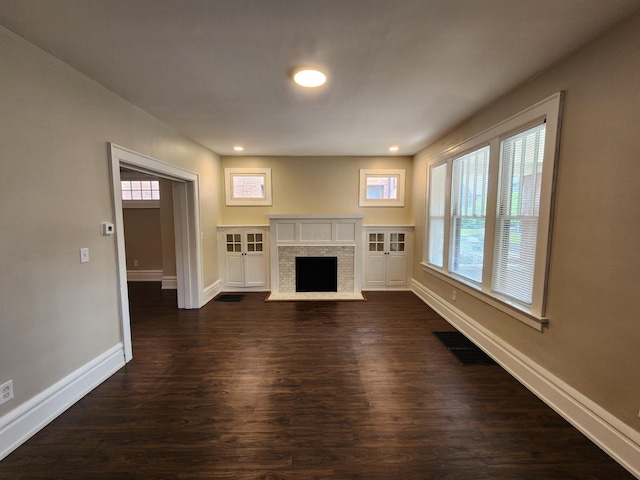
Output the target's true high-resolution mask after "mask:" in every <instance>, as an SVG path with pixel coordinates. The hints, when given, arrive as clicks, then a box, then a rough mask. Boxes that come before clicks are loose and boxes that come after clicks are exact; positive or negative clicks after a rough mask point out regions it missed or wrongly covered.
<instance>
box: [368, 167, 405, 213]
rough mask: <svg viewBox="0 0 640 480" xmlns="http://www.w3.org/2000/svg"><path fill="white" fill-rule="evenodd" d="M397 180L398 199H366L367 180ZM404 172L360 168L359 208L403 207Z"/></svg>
mask: <svg viewBox="0 0 640 480" xmlns="http://www.w3.org/2000/svg"><path fill="white" fill-rule="evenodd" d="M392 177H395V178H397V179H398V198H367V179H368V178H392ZM404 189H405V171H404V169H401V168H361V169H360V196H359V200H360V201H359V206H361V207H404Z"/></svg>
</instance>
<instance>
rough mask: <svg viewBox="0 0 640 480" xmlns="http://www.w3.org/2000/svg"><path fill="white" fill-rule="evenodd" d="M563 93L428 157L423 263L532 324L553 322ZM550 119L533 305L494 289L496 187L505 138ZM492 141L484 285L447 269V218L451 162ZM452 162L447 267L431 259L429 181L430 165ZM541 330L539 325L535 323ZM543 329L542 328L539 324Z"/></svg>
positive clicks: (547, 122)
mask: <svg viewBox="0 0 640 480" xmlns="http://www.w3.org/2000/svg"><path fill="white" fill-rule="evenodd" d="M563 97H564V94H563V92H557V93H555V94H554V95H551V96H550V97H548V98H546V99H544V100H542V101H540V102H538V103H536V104H535V105H533V106H531V107H529V108H527V109H525V110H523V111H521V112H519V113H517V114H515V115H513V116H511V117H509V118H507V119H506V120H504V121H502V122H500V123H498V124H496V125H494V126H492V127H490V128H488V129H487V130H485V131H483V132H481V133H479V134H477V135H475V136H473V137H471V138H469V139H467V140H464V141H462V142H461V143H459V144H457V145H455V146H453V147H451V148H449V149H447V150H445V151H444V152H442V153H440V154H438V155H436V156H434V157H432V158H431V159H429V160H427V172H426V173H427V178H426V187H427V190H426V195H425V207H426V208H425V235H424V245H423V260H422V262H420V263H421V265H422V266H423V268H424V269H425V271H427V272H429V273H437V276H438V277H439V278H441V279H444V280H445V281H447V282H448V283H450V284H452V285H454V286H456V287H457V288H460V286H461V285H463V286H464V288H462V290H463V291H465V292H467V293H469V294H471V295H472V296H474V297H476V298H479V299H480V300H482V301H484V302H485V303H488V304H490V305H492V306H496V307H498V308H499V309H500V310H502V311H505V312H506V313H509V314H510V315H511V316H513V317H515V318H517V319H519V320H521V321H524V322H525V323H527V324H529V325H531V326H535V325H537V326H540V325H544V324H546V323H547V322H548V318H547V317H546V316H545V314H546V290H547V281H548V270H549V256H550V250H551V249H550V246H551V244H550V238H551V232H552V223H553V202H554V195H553V194H554V185H555V178H556V173H557V165H558V150H559V141H560V126H561V113H562V104H563ZM541 122H546V140H545V146H544V166H543V171H542V184H541V192H540V207H539V214H538V230H537V235H536V258H535V263H534V280H533V288H532V302H531V305H530V306H527V305H523V304H520V303H518V302H515V301H513V300H510V299H508V298H505V297H503V296H501V295H499V294H496V293H495V292H492V291H491V271H492V268H493V245H494V238H495V233H494V232H495V227H496V225H495V222H496V208H497V201H498V199H497V190H498V181H499V179H498V176H499V161H500V142H501V141H502V140H503V139H505V138H507V137H510V136H512V135H514V134H517V133H518V132H520V131H525V130H527V129H528V128H531V127H532V126H534V125H537V124H540V123H541ZM487 144H488V145H490V149H491V150H490V156H489V184H488V195H487V222H486V227H485V231H486V232H488V234H490V236H491V238H490V239H489V241H487V240H488V237H487V235H485V246H484V263H483V266H484V268H483V275H482V285H481V286H480V288H478V286H477V285H474V284H473V283H472V282H469V281H467V280H466V279H464V278H463V277H460V276H457V275H456V274H455V273H453V272H450V271H448V260H449V244H450V240H449V239H450V235H451V233H450V225H449V222H448V221H447V218H448V217H449V216H450V205H451V162H452V161H453V159H454V158H458V157H460V156H462V155H463V154H464V153H465V152H467V151H472V150H474V149H477V148H480V147H481V146H483V145H487ZM445 163H446V164H447V165H448V166H447V192H446V211H447V215H445V222H446V223H445V242H444V259H443V266H442V267H438V266H435V265H433V264H430V263H429V261H428V259H429V250H428V248H429V231H428V229H429V212H430V210H429V185H430V175H431V169H432V168H434V167H437V166H439V165H442V164H445ZM536 328H537V327H536ZM540 328H541V327H540Z"/></svg>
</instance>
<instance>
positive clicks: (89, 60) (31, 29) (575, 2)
mask: <svg viewBox="0 0 640 480" xmlns="http://www.w3.org/2000/svg"><path fill="white" fill-rule="evenodd" d="M639 9H640V0H189V1H186V0H184V1H178V0H56V1H52V0H0V24H2V25H4V26H5V27H7V28H8V29H10V30H12V31H14V32H15V33H17V34H18V35H21V36H22V37H24V38H25V39H27V40H29V41H30V42H32V43H34V44H36V45H38V46H40V47H41V48H43V49H44V50H46V51H47V52H49V53H51V54H52V55H54V56H56V57H58V58H60V59H61V60H63V61H64V62H66V63H68V64H69V65H71V66H73V67H74V68H76V69H77V70H79V71H81V72H83V73H85V74H86V75H88V76H89V77H91V78H93V79H94V80H96V81H97V82H99V83H100V84H102V85H104V86H105V87H106V88H108V89H109V90H111V91H113V92H115V93H117V94H118V95H120V96H121V97H123V98H124V99H126V100H128V101H129V102H131V103H133V104H135V105H137V106H139V107H140V108H142V109H144V110H146V111H147V112H149V113H151V114H152V115H154V116H155V117H157V118H159V119H160V120H162V121H163V122H165V123H167V124H169V125H171V126H173V127H174V128H176V129H177V130H179V131H180V132H182V133H183V134H185V135H187V136H189V137H191V138H193V139H194V140H196V141H198V142H199V143H201V144H202V145H204V146H206V147H208V148H210V149H211V150H213V151H214V152H216V153H218V154H221V155H233V154H236V153H235V152H234V151H233V147H234V145H242V146H244V149H245V150H244V152H243V155H388V154H389V151H388V148H389V147H390V146H391V145H398V146H399V151H398V153H397V154H399V155H412V154H414V153H416V152H417V151H419V150H420V149H421V148H423V147H425V146H426V145H428V144H429V143H430V142H432V141H433V140H435V139H436V138H437V137H439V136H440V135H442V134H444V133H445V132H446V131H447V130H449V129H451V128H452V127H453V126H455V125H456V124H457V123H459V122H461V121H462V120H464V119H465V118H466V117H467V116H469V115H470V114H472V113H474V112H476V111H477V110H478V109H480V108H481V107H483V106H484V105H486V104H488V103H489V102H491V101H492V100H494V99H495V98H497V97H499V96H500V95H502V94H503V93H505V92H507V91H509V90H510V89H512V88H513V87H515V86H516V85H518V84H519V83H521V82H523V81H525V80H526V79H528V78H530V77H532V76H534V75H536V74H537V73H539V72H540V71H541V70H543V69H545V68H546V67H548V66H550V65H551V64H552V63H554V62H555V61H557V60H558V59H560V58H561V57H563V56H565V55H566V54H567V53H569V52H571V51H572V50H574V49H576V48H577V47H578V46H580V45H582V44H584V43H585V42H586V41H588V40H590V39H591V38H593V37H594V36H596V35H597V34H599V33H601V32H602V31H604V30H606V29H607V28H609V27H610V26H612V25H613V24H614V23H616V22H618V21H620V20H621V19H622V18H624V17H625V16H628V15H630V14H631V13H633V12H635V11H638V10H639ZM301 65H314V66H319V67H321V68H323V69H324V70H325V71H326V73H327V75H328V82H327V84H326V86H325V87H323V88H321V89H316V90H304V89H301V88H300V87H295V86H294V85H293V84H292V82H291V81H290V77H289V76H290V73H291V71H292V70H293V69H294V68H295V67H297V66H301Z"/></svg>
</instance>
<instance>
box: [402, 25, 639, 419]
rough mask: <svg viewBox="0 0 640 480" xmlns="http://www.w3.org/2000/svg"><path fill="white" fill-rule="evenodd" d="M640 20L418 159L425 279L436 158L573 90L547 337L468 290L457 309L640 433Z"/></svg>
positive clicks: (427, 278) (434, 283) (439, 286)
mask: <svg viewBox="0 0 640 480" xmlns="http://www.w3.org/2000/svg"><path fill="white" fill-rule="evenodd" d="M639 59H640V15H636V16H635V17H633V18H632V19H630V20H629V21H627V22H625V23H624V24H622V25H620V26H619V27H618V28H616V29H615V30H613V31H612V32H610V33H608V34H606V35H605V36H603V37H601V38H599V39H597V40H596V41H595V42H593V43H591V44H589V45H587V46H585V47H584V48H582V49H581V50H580V51H578V52H576V53H575V54H574V55H572V56H570V57H569V58H567V59H566V60H564V61H562V62H561V63H559V64H558V65H556V66H555V67H553V68H552V69H550V70H549V71H547V72H546V73H544V74H542V75H540V76H538V77H536V78H535V79H533V80H531V81H529V82H528V83H526V84H525V85H523V86H521V87H519V88H518V89H516V90H515V91H513V92H512V93H510V94H509V95H506V96H505V97H503V98H501V99H500V100H498V101H496V102H494V103H493V104H491V105H490V106H489V107H488V108H486V109H485V110H483V111H482V112H480V113H479V114H478V115H476V116H474V117H473V118H472V119H470V120H469V121H467V122H465V123H464V124H463V125H461V126H460V127H459V128H457V129H456V130H455V131H453V132H451V133H450V134H448V135H446V136H445V137H443V138H442V139H440V140H439V141H437V142H435V143H434V144H433V145H431V146H430V147H428V148H427V149H425V150H424V151H422V152H420V154H419V155H417V156H416V160H415V165H414V167H415V168H414V206H415V207H414V209H415V213H416V215H415V218H416V233H417V234H418V235H417V237H418V238H417V242H416V247H417V250H416V257H415V258H416V262H415V264H414V269H413V274H414V277H415V278H416V279H417V280H419V281H420V282H422V284H424V285H425V286H426V287H428V288H429V289H432V290H433V291H435V293H437V294H439V295H441V296H442V297H444V298H445V299H446V298H450V296H451V290H452V287H451V286H450V285H449V284H447V283H445V282H443V281H440V280H438V279H436V278H435V277H433V276H432V275H430V274H428V273H425V272H424V271H423V268H422V267H421V266H420V265H419V263H418V262H419V261H420V259H421V258H422V257H423V248H422V245H423V241H424V239H423V232H424V197H425V178H426V161H427V160H428V159H429V158H430V157H432V156H434V155H436V154H437V153H440V152H441V151H443V150H444V149H445V148H447V147H449V146H451V145H454V144H456V143H458V142H460V141H461V140H463V139H466V138H469V137H470V136H472V135H474V134H476V133H479V132H480V131H482V130H484V129H486V128H488V127H490V126H492V125H493V124H495V123H497V122H499V121H501V120H503V119H505V118H507V117H508V116H510V115H512V114H515V113H517V112H518V111H520V110H523V109H524V108H526V107H528V106H529V105H532V104H534V103H535V102H537V101H539V100H541V99H543V98H545V97H547V96H549V95H551V94H553V93H554V92H556V91H559V90H565V91H566V98H565V100H566V103H565V108H564V118H563V127H562V133H561V148H560V156H559V171H558V180H557V196H556V208H555V215H556V219H555V224H554V234H553V240H552V251H551V264H550V270H549V274H550V276H549V290H548V305H547V314H548V316H549V317H550V325H549V329H548V330H546V331H545V332H544V333H543V334H540V333H538V332H536V331H534V330H533V329H531V328H529V327H527V326H525V325H523V324H521V323H519V322H517V321H515V320H513V319H511V318H508V317H506V316H505V315H504V314H502V313H500V312H499V311H497V310H495V309H493V308H490V307H487V306H485V305H483V304H482V303H480V302H479V301H477V300H475V299H474V298H470V297H468V296H466V295H464V294H461V293H460V292H458V299H457V302H456V307H457V308H460V309H462V310H463V311H464V312H466V313H467V314H469V315H470V316H471V317H472V318H474V319H476V320H477V321H479V322H480V323H481V324H482V325H484V326H485V327H487V328H488V329H490V330H491V332H492V333H493V334H495V335H496V336H498V337H499V338H501V339H503V340H505V341H507V342H508V343H510V344H511V345H512V346H513V347H515V348H516V349H517V350H520V351H521V352H523V353H524V354H525V355H527V356H529V357H530V358H532V359H533V360H534V361H535V362H537V363H538V364H540V365H542V366H543V367H544V368H545V369H547V370H548V371H550V372H551V373H553V374H555V375H557V376H558V377H560V378H561V379H562V380H564V381H565V382H567V383H568V384H569V385H571V386H572V387H574V388H575V389H577V390H578V391H579V392H580V393H582V394H584V395H586V396H587V397H589V398H590V399H591V400H593V401H594V402H596V403H597V404H599V405H600V406H601V407H603V408H604V409H606V410H607V411H608V412H610V413H611V414H613V415H614V416H616V417H618V418H619V419H620V420H622V421H623V422H624V423H626V424H627V425H629V426H630V427H631V428H633V429H635V430H636V431H640V418H638V408H639V407H640V390H639V389H638V385H639V383H638V381H639V379H640V353H639V352H640V348H639V346H640V323H639V316H638V313H637V307H636V305H635V300H636V296H637V295H638V292H640V280H639V279H640V276H638V268H639V267H640V248H638V239H639V238H640V221H639V220H640V219H639V216H638V212H639V211H640V210H639V208H640V188H638V185H637V183H638V179H640V80H639V79H640V61H639Z"/></svg>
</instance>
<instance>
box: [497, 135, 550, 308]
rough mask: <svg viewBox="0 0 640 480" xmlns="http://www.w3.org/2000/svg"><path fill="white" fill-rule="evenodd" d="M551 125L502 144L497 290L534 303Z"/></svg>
mask: <svg viewBox="0 0 640 480" xmlns="http://www.w3.org/2000/svg"><path fill="white" fill-rule="evenodd" d="M545 127H546V125H545V124H544V123H543V124H541V125H538V126H536V127H534V128H531V129H529V130H526V131H524V132H522V133H519V134H517V135H513V136H511V137H508V138H505V139H504V140H502V142H501V143H500V174H499V183H498V205H497V213H496V234H495V241H494V257H493V261H494V265H493V273H492V282H491V283H492V285H491V287H492V290H493V291H494V292H497V293H499V294H501V295H505V296H507V297H510V298H513V299H514V300H516V301H519V302H522V303H525V304H531V297H532V288H533V275H534V267H535V258H536V240H537V232H538V216H539V209H540V191H541V182H542V164H543V158H544V142H545V133H546V129H545Z"/></svg>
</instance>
